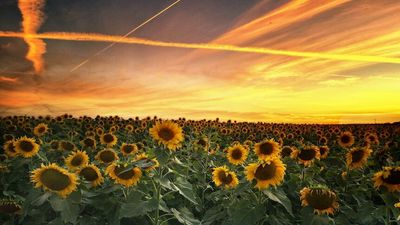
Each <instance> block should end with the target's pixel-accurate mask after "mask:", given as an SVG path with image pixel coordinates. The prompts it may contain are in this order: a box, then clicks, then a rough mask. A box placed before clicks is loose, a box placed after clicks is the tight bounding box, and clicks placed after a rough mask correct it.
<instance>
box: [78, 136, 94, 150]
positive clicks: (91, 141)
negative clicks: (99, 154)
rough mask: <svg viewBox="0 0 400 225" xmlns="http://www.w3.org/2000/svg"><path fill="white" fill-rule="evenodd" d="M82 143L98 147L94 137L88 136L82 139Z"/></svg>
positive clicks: (92, 147) (89, 146)
mask: <svg viewBox="0 0 400 225" xmlns="http://www.w3.org/2000/svg"><path fill="white" fill-rule="evenodd" d="M81 145H82V146H83V147H85V148H91V149H95V148H96V140H95V139H94V138H93V137H91V136H88V137H86V138H85V139H83V140H82V141H81Z"/></svg>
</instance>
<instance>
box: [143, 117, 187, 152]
mask: <svg viewBox="0 0 400 225" xmlns="http://www.w3.org/2000/svg"><path fill="white" fill-rule="evenodd" d="M149 131H150V135H151V136H152V138H153V139H154V140H155V141H157V142H158V144H163V145H164V146H166V147H167V148H168V149H169V150H173V151H174V150H176V149H177V148H178V147H180V146H181V142H182V141H183V139H184V136H183V132H182V128H181V127H180V126H179V125H178V124H176V123H174V122H172V121H163V122H156V124H155V125H154V126H153V127H152V128H150V130H149Z"/></svg>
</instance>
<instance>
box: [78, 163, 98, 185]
mask: <svg viewBox="0 0 400 225" xmlns="http://www.w3.org/2000/svg"><path fill="white" fill-rule="evenodd" d="M78 174H79V176H81V177H83V178H84V179H85V180H86V181H89V182H90V183H91V184H92V187H96V186H98V185H100V184H102V183H103V182H104V177H103V175H102V174H101V172H100V170H99V168H98V167H97V166H95V165H93V164H88V165H85V166H83V167H82V168H80V169H79V171H78Z"/></svg>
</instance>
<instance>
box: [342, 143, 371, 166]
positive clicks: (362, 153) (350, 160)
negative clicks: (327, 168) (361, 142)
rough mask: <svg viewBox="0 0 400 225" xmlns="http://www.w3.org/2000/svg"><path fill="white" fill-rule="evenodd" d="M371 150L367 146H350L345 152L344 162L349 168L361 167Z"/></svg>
mask: <svg viewBox="0 0 400 225" xmlns="http://www.w3.org/2000/svg"><path fill="white" fill-rule="evenodd" d="M371 153H372V150H371V149H369V148H368V147H356V148H352V149H351V150H350V151H349V152H347V154H346V164H347V167H349V168H350V169H357V168H361V167H363V166H364V165H365V164H366V163H367V160H368V157H369V156H370V155H371Z"/></svg>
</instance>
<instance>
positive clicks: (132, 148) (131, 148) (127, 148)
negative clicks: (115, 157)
mask: <svg viewBox="0 0 400 225" xmlns="http://www.w3.org/2000/svg"><path fill="white" fill-rule="evenodd" d="M138 151H139V149H138V147H137V145H136V144H127V143H123V144H122V145H121V152H122V154H123V155H125V156H126V155H130V154H135V153H137V152H138Z"/></svg>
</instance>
